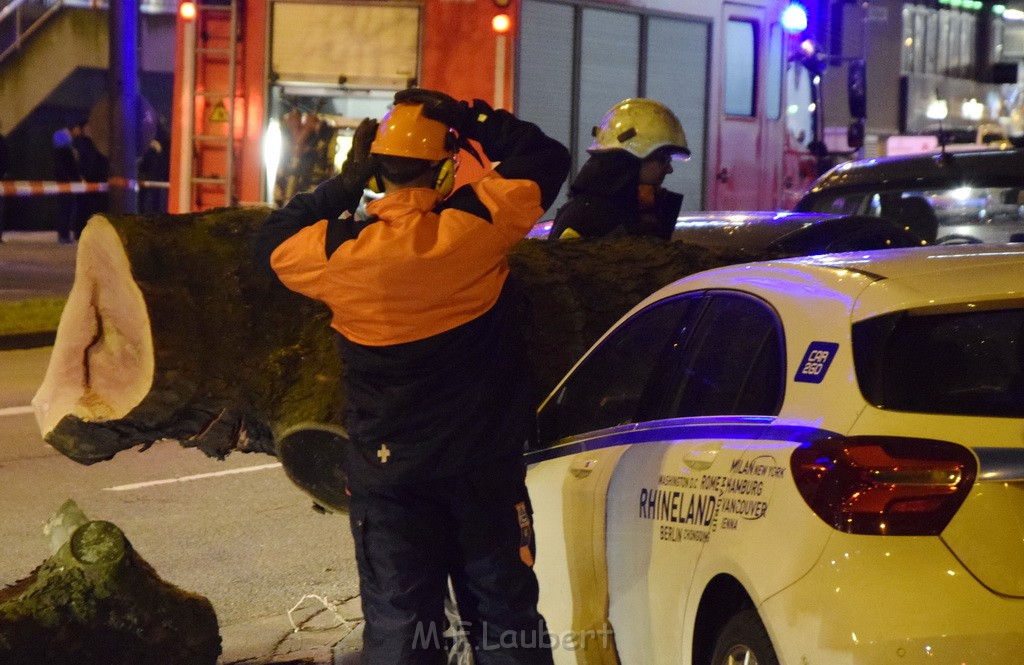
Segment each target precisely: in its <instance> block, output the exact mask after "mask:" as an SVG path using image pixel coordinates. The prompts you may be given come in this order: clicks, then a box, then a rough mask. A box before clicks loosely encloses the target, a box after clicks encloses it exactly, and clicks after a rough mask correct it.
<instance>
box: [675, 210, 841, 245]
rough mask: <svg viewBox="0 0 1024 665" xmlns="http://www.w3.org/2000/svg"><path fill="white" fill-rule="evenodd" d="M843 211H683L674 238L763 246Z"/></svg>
mask: <svg viewBox="0 0 1024 665" xmlns="http://www.w3.org/2000/svg"><path fill="white" fill-rule="evenodd" d="M842 218H843V216H842V215H833V214H828V213H819V212H789V211H779V210H758V211H729V210H722V211H714V210H711V211H707V212H684V213H680V215H679V217H678V218H677V219H676V228H675V230H674V231H673V232H672V239H673V240H679V241H682V242H688V243H692V244H695V245H700V246H702V247H730V248H743V249H764V248H765V247H767V246H768V245H770V244H771V243H773V242H775V241H776V240H778V239H779V238H783V237H785V236H787V235H789V234H790V233H793V232H795V231H799V230H801V229H804V228H806V227H808V226H810V225H812V224H820V223H822V222H823V221H826V220H831V219H842Z"/></svg>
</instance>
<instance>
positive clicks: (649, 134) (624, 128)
mask: <svg viewBox="0 0 1024 665" xmlns="http://www.w3.org/2000/svg"><path fill="white" fill-rule="evenodd" d="M593 134H594V142H593V143H592V144H591V145H590V147H589V148H587V152H591V153H593V152H606V151H608V150H625V151H627V152H629V153H632V154H634V155H636V156H637V157H639V158H640V159H646V158H647V157H650V155H651V153H653V152H654V151H655V150H658V149H659V148H665V147H668V148H671V149H672V151H671V152H672V155H673V156H677V157H680V158H682V159H689V158H690V148H689V146H688V145H687V144H686V134H685V133H684V132H683V125H682V124H681V123H680V122H679V118H677V117H676V116H675V114H674V113H672V111H671V110H669V108H668V107H667V106H665V105H664V104H662V103H661V102H656V101H654V100H653V99H644V98H642V97H637V98H633V99H624V100H622V101H621V102H619V103H618V104H616V105H615V106H613V107H612V108H611V110H610V111H608V113H607V114H606V115H605V116H604V118H603V119H602V120H601V123H600V124H599V125H597V126H596V127H594V130H593Z"/></svg>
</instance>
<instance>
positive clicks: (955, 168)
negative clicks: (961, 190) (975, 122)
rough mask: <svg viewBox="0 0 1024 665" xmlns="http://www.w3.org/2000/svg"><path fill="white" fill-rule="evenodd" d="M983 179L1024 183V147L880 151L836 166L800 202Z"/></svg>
mask: <svg viewBox="0 0 1024 665" xmlns="http://www.w3.org/2000/svg"><path fill="white" fill-rule="evenodd" d="M975 182H977V183H981V182H984V183H985V184H986V185H987V186H1014V185H1016V186H1021V187H1024V150H1020V149H1013V150H972V151H966V152H945V153H943V152H932V153H924V154H916V155H900V156H896V157H876V158H872V159H859V160H855V161H851V162H845V163H843V164H839V165H838V166H835V167H833V168H832V169H830V170H829V171H827V172H826V173H825V174H824V175H822V176H821V177H820V178H818V179H817V180H816V181H815V182H814V184H813V185H811V187H810V189H809V190H808V192H807V194H805V195H804V197H803V198H802V199H801V200H800V202H799V203H797V205H796V207H795V209H796V210H804V209H805V208H806V206H807V205H808V204H809V202H810V201H811V200H813V199H816V198H818V197H819V196H822V195H825V194H827V195H828V196H834V195H836V194H837V193H840V192H842V191H864V190H879V189H901V188H918V189H921V188H929V187H949V186H955V185H959V184H971V183H975Z"/></svg>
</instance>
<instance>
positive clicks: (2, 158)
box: [0, 125, 11, 242]
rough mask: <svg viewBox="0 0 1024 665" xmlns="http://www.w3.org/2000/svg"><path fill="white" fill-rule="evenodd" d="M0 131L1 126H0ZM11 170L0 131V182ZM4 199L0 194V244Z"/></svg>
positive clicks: (8, 156)
mask: <svg viewBox="0 0 1024 665" xmlns="http://www.w3.org/2000/svg"><path fill="white" fill-rule="evenodd" d="M0 130H3V126H2V125H0ZM10 170H11V153H10V151H9V150H8V149H7V138H6V137H5V136H4V135H3V131H0V180H6V179H7V176H9V175H10ZM6 200H7V199H6V197H5V196H4V195H3V194H0V242H3V241H4V202H5V201H6Z"/></svg>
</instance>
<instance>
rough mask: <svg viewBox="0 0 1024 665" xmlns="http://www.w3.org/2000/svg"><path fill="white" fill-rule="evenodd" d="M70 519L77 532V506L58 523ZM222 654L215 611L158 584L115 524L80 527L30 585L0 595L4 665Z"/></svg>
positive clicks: (164, 660) (164, 664)
mask: <svg viewBox="0 0 1024 665" xmlns="http://www.w3.org/2000/svg"><path fill="white" fill-rule="evenodd" d="M63 515H67V516H69V517H68V519H65V520H64V521H66V522H68V523H69V525H72V524H78V523H79V522H81V520H82V519H84V516H82V515H81V511H79V510H78V507H77V506H76V505H75V504H74V502H71V501H68V502H66V503H65V504H64V506H63V507H62V508H61V511H60V512H59V513H58V514H57V516H55V517H54V519H52V520H51V522H54V520H58V521H60V519H62V518H60V516H63ZM59 518H60V519H59ZM65 526H67V525H65ZM51 535H52V534H51ZM220 651H221V647H220V634H219V632H218V626H217V616H216V614H215V613H214V610H213V606H212V605H211V604H210V601H208V600H207V599H206V598H203V597H202V596H198V595H195V594H192V593H189V592H187V591H183V590H181V589H179V588H177V587H175V586H174V585H172V584H169V583H168V582H165V581H164V580H162V579H160V577H159V576H158V575H157V574H156V572H155V571H154V570H153V568H152V567H151V566H150V565H149V564H148V563H146V562H145V561H144V560H143V559H142V558H141V557H140V556H139V555H138V554H137V553H136V552H135V550H134V549H133V548H132V546H131V543H129V542H128V539H127V538H125V535H124V533H123V532H122V531H121V530H120V529H119V528H118V527H117V526H115V525H114V524H111V523H110V522H104V521H85V522H83V523H81V524H78V526H76V527H75V528H74V529H73V531H71V532H70V537H69V538H68V539H67V540H66V542H64V543H63V544H62V545H61V546H60V547H59V548H58V549H57V550H56V552H55V553H54V554H52V555H51V556H50V558H48V559H47V560H46V561H44V562H43V564H42V565H40V566H39V567H38V568H36V570H34V571H33V572H32V573H31V574H30V575H29V576H28V577H26V578H25V579H23V580H21V581H19V582H16V583H15V584H13V585H11V586H9V587H6V588H5V589H3V590H0V662H3V663H11V664H12V665H14V664H24V665H30V664H37V663H49V664H51V665H62V664H66V665H136V664H138V663H148V664H150V665H214V663H216V662H217V657H218V656H219V655H220Z"/></svg>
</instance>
